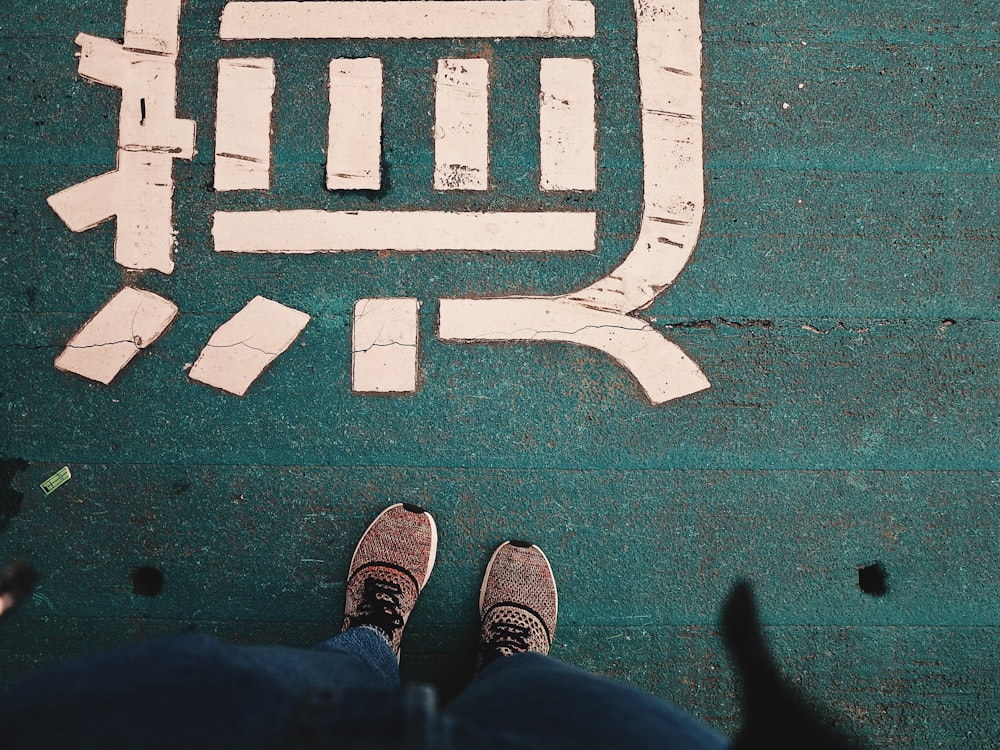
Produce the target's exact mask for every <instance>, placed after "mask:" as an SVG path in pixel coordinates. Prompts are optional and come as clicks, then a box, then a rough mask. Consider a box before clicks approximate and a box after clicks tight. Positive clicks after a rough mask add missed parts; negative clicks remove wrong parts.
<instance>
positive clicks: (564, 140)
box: [539, 58, 597, 190]
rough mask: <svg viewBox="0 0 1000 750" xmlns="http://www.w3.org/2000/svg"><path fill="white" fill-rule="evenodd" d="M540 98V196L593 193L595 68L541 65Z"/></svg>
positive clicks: (559, 61) (582, 62) (567, 62)
mask: <svg viewBox="0 0 1000 750" xmlns="http://www.w3.org/2000/svg"><path fill="white" fill-rule="evenodd" d="M540 82H541V93H540V96H539V133H540V136H541V144H540V156H541V180H540V186H541V189H542V190H596V189H597V151H596V146H597V142H596V133H597V127H596V121H595V113H594V62H593V60H589V59H584V58H545V59H543V60H542V66H541V74H540Z"/></svg>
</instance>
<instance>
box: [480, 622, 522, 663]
mask: <svg viewBox="0 0 1000 750" xmlns="http://www.w3.org/2000/svg"><path fill="white" fill-rule="evenodd" d="M530 635H531V630H530V629H529V628H527V627H525V626H524V625H518V624H517V623H513V622H503V621H501V620H498V621H497V622H492V623H490V624H489V625H488V626H487V638H486V642H485V643H484V644H483V651H484V653H483V662H484V663H489V662H491V661H493V659H495V658H497V657H498V656H509V655H510V654H520V653H524V652H525V651H527V650H528V637H529V636H530Z"/></svg>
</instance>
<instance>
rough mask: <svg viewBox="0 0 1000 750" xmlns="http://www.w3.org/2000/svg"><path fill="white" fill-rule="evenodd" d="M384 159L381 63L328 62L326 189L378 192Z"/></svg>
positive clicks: (370, 59)
mask: <svg viewBox="0 0 1000 750" xmlns="http://www.w3.org/2000/svg"><path fill="white" fill-rule="evenodd" d="M381 159H382V61H381V60H380V59H378V58H377V57H365V58H361V59H357V60H354V59H348V58H338V59H335V60H331V61H330V122H329V140H328V144H327V152H326V186H327V188H328V189H329V190H378V189H379V187H381V182H382V180H381V174H382V170H381Z"/></svg>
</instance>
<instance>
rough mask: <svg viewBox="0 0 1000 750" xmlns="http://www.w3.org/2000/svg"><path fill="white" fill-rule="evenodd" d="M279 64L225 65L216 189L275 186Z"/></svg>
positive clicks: (252, 60)
mask: <svg viewBox="0 0 1000 750" xmlns="http://www.w3.org/2000/svg"><path fill="white" fill-rule="evenodd" d="M273 101H274V60H272V59H271V58H269V57H244V58H233V59H222V60H219V95H218V100H217V102H218V110H217V115H216V119H215V189H216V190H267V189H268V188H270V187H271V109H272V106H273Z"/></svg>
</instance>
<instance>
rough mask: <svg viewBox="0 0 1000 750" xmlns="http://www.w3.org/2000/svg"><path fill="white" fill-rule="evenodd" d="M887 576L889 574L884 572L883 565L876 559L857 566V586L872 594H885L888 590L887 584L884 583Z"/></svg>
mask: <svg viewBox="0 0 1000 750" xmlns="http://www.w3.org/2000/svg"><path fill="white" fill-rule="evenodd" d="M888 577H889V574H888V573H887V572H886V570H885V566H884V565H883V564H882V563H880V562H878V561H876V562H873V563H872V564H871V565H862V566H859V567H858V588H859V589H861V590H862V591H864V592H865V593H866V594H871V595H872V596H885V594H886V592H887V591H888V590H889V586H888V585H887V584H886V579H888Z"/></svg>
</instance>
